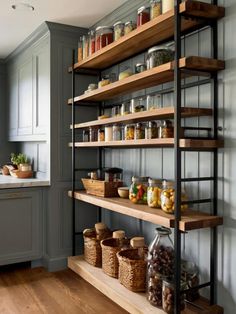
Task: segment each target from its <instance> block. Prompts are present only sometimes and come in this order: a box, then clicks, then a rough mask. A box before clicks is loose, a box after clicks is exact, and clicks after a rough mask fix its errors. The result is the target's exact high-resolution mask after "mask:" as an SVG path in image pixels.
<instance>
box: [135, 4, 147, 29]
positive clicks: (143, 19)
mask: <svg viewBox="0 0 236 314" xmlns="http://www.w3.org/2000/svg"><path fill="white" fill-rule="evenodd" d="M148 21H150V8H149V7H145V6H142V7H140V8H139V9H138V15H137V27H139V26H141V25H143V24H145V23H147V22H148Z"/></svg>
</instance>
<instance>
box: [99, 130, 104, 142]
mask: <svg viewBox="0 0 236 314" xmlns="http://www.w3.org/2000/svg"><path fill="white" fill-rule="evenodd" d="M104 141H105V130H104V129H98V142H104Z"/></svg>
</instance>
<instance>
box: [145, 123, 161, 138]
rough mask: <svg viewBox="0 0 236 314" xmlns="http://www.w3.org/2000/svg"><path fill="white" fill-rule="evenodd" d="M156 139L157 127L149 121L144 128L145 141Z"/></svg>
mask: <svg viewBox="0 0 236 314" xmlns="http://www.w3.org/2000/svg"><path fill="white" fill-rule="evenodd" d="M157 137H158V126H157V123H156V122H155V121H149V122H148V123H147V125H146V128H145V139H146V140H151V139H152V138H157Z"/></svg>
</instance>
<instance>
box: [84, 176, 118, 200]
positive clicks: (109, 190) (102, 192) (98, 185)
mask: <svg viewBox="0 0 236 314" xmlns="http://www.w3.org/2000/svg"><path fill="white" fill-rule="evenodd" d="M81 180H82V182H83V185H84V188H85V190H86V192H87V193H88V194H92V195H96V196H101V197H116V196H118V192H117V189H118V187H120V186H123V182H120V181H119V182H107V181H102V180H92V179H84V178H82V179H81Z"/></svg>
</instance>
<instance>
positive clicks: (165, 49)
mask: <svg viewBox="0 0 236 314" xmlns="http://www.w3.org/2000/svg"><path fill="white" fill-rule="evenodd" d="M173 59H174V52H173V50H172V49H171V47H170V46H168V45H163V46H154V47H152V48H150V49H149V50H148V54H147V69H152V68H155V67H157V66H159V65H162V64H165V63H167V62H170V61H173Z"/></svg>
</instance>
